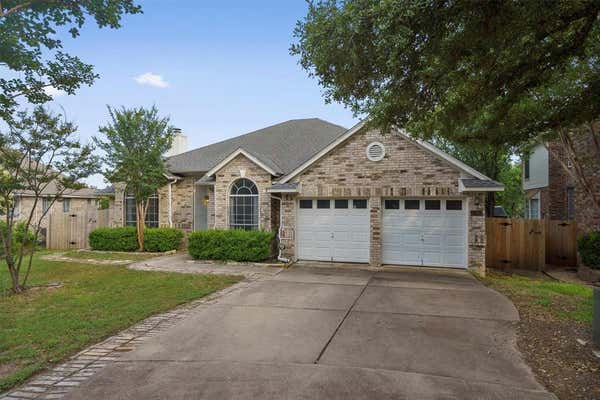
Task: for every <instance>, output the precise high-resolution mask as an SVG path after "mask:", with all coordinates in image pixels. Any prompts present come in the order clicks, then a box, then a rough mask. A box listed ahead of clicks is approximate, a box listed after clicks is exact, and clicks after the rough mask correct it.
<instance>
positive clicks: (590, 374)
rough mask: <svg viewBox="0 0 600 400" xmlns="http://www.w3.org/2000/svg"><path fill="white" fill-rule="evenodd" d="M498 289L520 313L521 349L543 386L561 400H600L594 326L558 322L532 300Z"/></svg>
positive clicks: (519, 343)
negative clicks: (593, 343) (581, 341)
mask: <svg viewBox="0 0 600 400" xmlns="http://www.w3.org/2000/svg"><path fill="white" fill-rule="evenodd" d="M495 289H496V290H499V291H501V292H503V293H504V294H505V295H506V296H508V297H509V298H510V299H511V300H512V301H513V303H514V304H515V306H516V307H517V309H518V310H519V314H520V317H521V321H520V322H519V327H518V331H517V335H518V346H519V350H520V351H521V353H522V354H523V357H524V359H525V361H526V362H527V364H528V365H529V366H530V367H531V369H532V370H533V372H534V373H535V374H536V376H537V378H538V380H539V381H540V383H542V384H543V385H544V386H545V387H546V388H547V389H548V390H549V391H551V392H552V393H554V394H555V395H556V396H557V397H558V398H559V399H561V400H575V399H600V358H597V357H596V356H595V355H594V354H593V353H592V348H593V346H592V342H591V340H592V331H591V327H588V326H586V325H584V324H579V323H576V322H572V321H563V320H560V319H557V318H556V317H554V316H553V315H551V314H550V313H548V312H547V311H546V310H545V309H544V308H543V307H540V306H539V305H536V304H535V302H534V301H533V299H531V298H528V297H526V296H522V295H515V294H513V293H510V292H508V291H505V290H502V288H495ZM565 311H568V310H565ZM577 339H580V340H583V341H585V342H586V343H585V344H580V343H579V342H578V341H577Z"/></svg>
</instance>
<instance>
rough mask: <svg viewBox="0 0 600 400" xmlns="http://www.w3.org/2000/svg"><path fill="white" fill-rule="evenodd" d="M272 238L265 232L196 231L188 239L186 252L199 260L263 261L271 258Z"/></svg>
mask: <svg viewBox="0 0 600 400" xmlns="http://www.w3.org/2000/svg"><path fill="white" fill-rule="evenodd" d="M274 238H275V234H273V233H272V232H267V231H244V230H207V231H196V232H193V233H192V234H191V235H190V236H189V238H188V252H189V253H190V255H191V256H192V257H194V258H196V259H201V260H233V261H263V260H266V259H268V258H269V257H270V256H271V245H272V243H273V239H274Z"/></svg>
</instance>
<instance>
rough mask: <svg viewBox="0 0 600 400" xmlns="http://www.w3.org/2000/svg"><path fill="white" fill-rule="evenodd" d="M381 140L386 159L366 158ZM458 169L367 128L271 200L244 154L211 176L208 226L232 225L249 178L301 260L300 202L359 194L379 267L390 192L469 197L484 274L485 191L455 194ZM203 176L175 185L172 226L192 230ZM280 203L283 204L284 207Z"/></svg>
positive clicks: (473, 255)
mask: <svg viewBox="0 0 600 400" xmlns="http://www.w3.org/2000/svg"><path fill="white" fill-rule="evenodd" d="M374 141H377V142H381V143H382V144H383V145H384V146H385V151H386V154H385V157H384V159H383V160H381V161H379V162H373V161H370V160H368V158H367V156H366V153H365V151H366V148H367V145H368V144H369V143H371V142H374ZM460 176H461V173H460V171H459V170H458V169H456V167H454V166H451V165H450V164H449V163H447V162H446V161H444V160H442V159H440V158H438V157H437V156H435V155H433V154H431V153H430V152H429V151H427V150H424V149H422V148H421V147H419V146H418V145H416V144H415V143H413V142H412V141H410V140H407V139H404V138H402V137H401V136H399V135H395V134H385V135H382V134H380V133H379V132H378V131H375V130H363V131H362V132H358V133H356V134H355V135H353V136H352V137H351V138H350V139H348V140H347V141H346V142H345V143H342V144H341V145H340V146H338V147H337V148H335V149H334V150H332V151H331V152H330V153H329V154H328V155H326V156H325V157H324V158H322V159H321V160H319V161H317V162H316V163H314V164H313V165H312V166H310V167H309V168H308V169H307V170H306V171H304V172H302V173H301V174H300V175H299V176H297V177H295V178H294V181H295V182H298V183H299V184H300V185H299V188H300V193H298V194H296V193H294V194H290V193H284V194H281V195H279V194H276V195H274V196H276V197H280V198H281V205H280V203H279V201H278V200H276V199H273V198H272V196H271V195H270V194H269V193H267V191H266V190H267V188H268V187H270V186H271V185H272V183H273V180H274V178H273V177H272V176H271V175H270V173H269V172H267V171H265V170H264V169H262V168H261V167H260V166H258V165H257V164H255V163H254V162H253V161H251V160H250V159H248V158H246V157H245V156H244V155H242V154H240V155H238V156H237V157H235V158H234V159H233V160H231V161H230V162H228V163H227V164H226V165H225V166H223V167H222V168H221V169H220V170H218V171H217V172H216V173H215V174H214V178H215V183H214V186H209V187H208V212H207V219H208V221H207V222H208V228H209V229H215V228H216V229H228V228H229V194H230V190H231V185H232V184H233V182H234V181H236V180H237V179H240V178H242V177H244V178H248V179H250V180H252V181H253V182H254V183H255V184H256V185H257V187H258V190H259V224H260V228H261V229H266V230H272V231H277V230H278V229H279V219H280V211H281V218H282V227H281V244H282V245H283V251H282V255H283V256H284V257H286V258H289V259H291V260H294V259H295V257H296V237H295V236H296V234H295V233H296V232H295V230H296V204H297V200H298V198H300V197H326V198H335V197H362V198H368V199H369V207H370V222H371V223H370V264H371V265H372V266H380V265H381V262H382V261H381V229H382V227H381V220H382V202H383V199H384V198H387V197H404V196H411V197H420V198H423V197H437V198H450V197H455V198H456V197H460V198H465V199H466V200H467V201H466V204H467V205H468V212H469V216H468V219H469V226H468V265H469V267H470V268H471V269H473V270H474V271H476V272H478V273H481V274H483V273H485V213H484V207H485V198H484V194H483V193H470V194H463V193H459V191H458V179H459V178H460ZM198 178H199V176H194V177H184V178H181V179H179V180H178V181H177V183H175V184H173V185H172V188H171V196H172V200H171V201H172V203H171V204H172V213H173V214H172V222H173V226H174V227H177V228H180V229H183V230H186V231H191V230H193V227H194V221H193V218H194V187H195V186H194V184H195V182H196V180H197V179H198ZM158 193H159V219H160V224H161V226H168V223H169V220H168V204H169V202H168V188H167V187H163V188H161V189H159V191H158ZM117 207H120V211H118V212H116V213H115V214H119V215H120V216H121V218H122V215H123V210H122V190H121V191H120V192H117V196H116V198H115V208H117ZM280 207H281V209H280Z"/></svg>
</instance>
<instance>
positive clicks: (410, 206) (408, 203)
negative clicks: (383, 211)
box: [404, 200, 421, 210]
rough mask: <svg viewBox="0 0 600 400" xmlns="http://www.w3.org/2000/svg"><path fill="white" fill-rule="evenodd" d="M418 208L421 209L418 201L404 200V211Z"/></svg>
mask: <svg viewBox="0 0 600 400" xmlns="http://www.w3.org/2000/svg"><path fill="white" fill-rule="evenodd" d="M419 208H421V201H420V200H404V209H405V210H418V209H419Z"/></svg>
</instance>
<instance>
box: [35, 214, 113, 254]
mask: <svg viewBox="0 0 600 400" xmlns="http://www.w3.org/2000/svg"><path fill="white" fill-rule="evenodd" d="M107 212H108V210H83V211H77V212H72V213H63V212H60V211H57V212H51V213H49V214H48V228H47V236H46V247H47V248H48V249H53V250H67V249H85V248H88V247H89V241H88V236H89V234H90V232H91V231H92V230H94V229H96V228H99V227H102V226H108V221H109V217H108V213H107ZM105 214H106V215H105Z"/></svg>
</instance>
